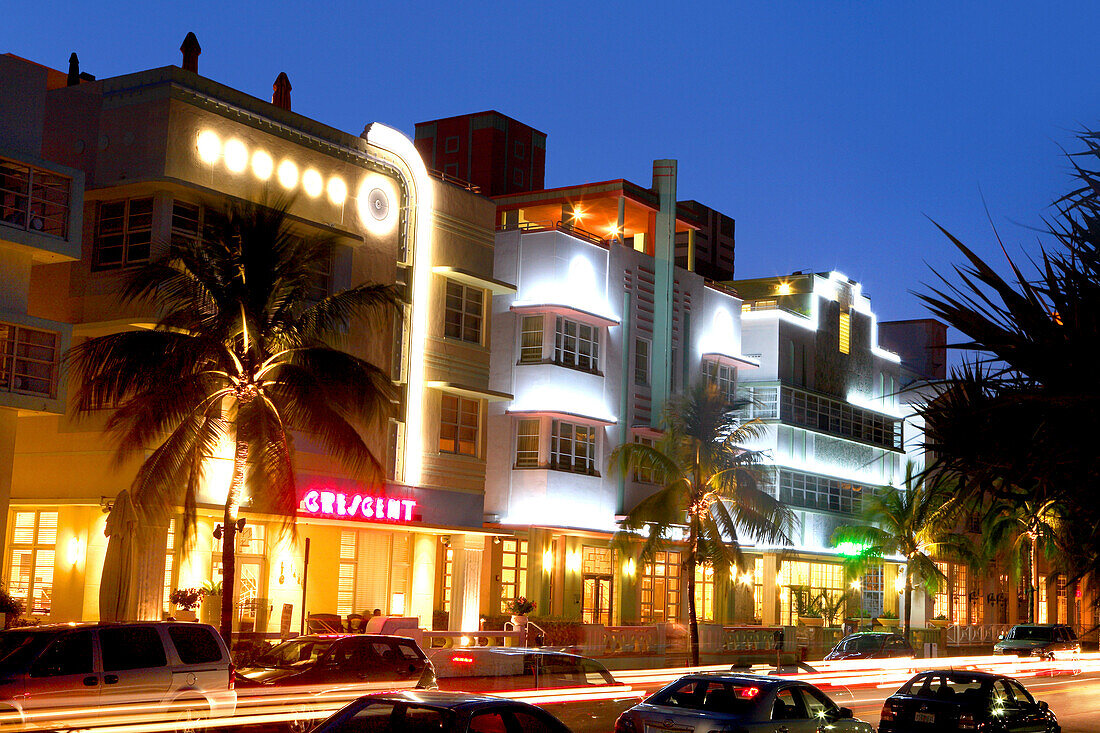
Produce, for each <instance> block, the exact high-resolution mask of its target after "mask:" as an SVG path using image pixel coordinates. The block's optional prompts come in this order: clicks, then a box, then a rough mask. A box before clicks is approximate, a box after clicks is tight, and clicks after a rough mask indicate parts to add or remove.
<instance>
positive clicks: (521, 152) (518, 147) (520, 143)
mask: <svg viewBox="0 0 1100 733" xmlns="http://www.w3.org/2000/svg"><path fill="white" fill-rule="evenodd" d="M525 152H526V151H525V150H524V146H523V141H522V140H516V157H517V158H519V159H520V160H523V155H524V153H525Z"/></svg>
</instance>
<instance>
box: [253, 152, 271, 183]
mask: <svg viewBox="0 0 1100 733" xmlns="http://www.w3.org/2000/svg"><path fill="white" fill-rule="evenodd" d="M273 170H275V161H274V160H272V158H271V155H270V154H269V153H267V152H266V151H264V150H257V151H256V152H255V153H253V154H252V174H253V175H254V176H256V177H257V178H259V179H260V180H261V181H266V180H267V179H268V178H271V172H272V171H273Z"/></svg>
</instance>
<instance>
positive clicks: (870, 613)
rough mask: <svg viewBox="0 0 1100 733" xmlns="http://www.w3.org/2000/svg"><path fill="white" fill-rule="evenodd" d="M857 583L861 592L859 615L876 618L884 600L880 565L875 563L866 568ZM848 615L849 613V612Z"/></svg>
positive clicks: (880, 611) (881, 609)
mask: <svg viewBox="0 0 1100 733" xmlns="http://www.w3.org/2000/svg"><path fill="white" fill-rule="evenodd" d="M859 585H860V589H861V590H862V592H863V601H862V605H861V606H860V610H861V612H862V613H861V617H862V616H867V617H869V618H876V617H877V616H879V615H880V614H881V613H882V611H883V607H884V606H883V604H884V603H885V602H886V595H885V592H884V588H885V586H884V585H883V572H882V566H881V565H875V566H874V567H870V568H868V569H867V572H866V573H864V575H863V579H862V580H861V581H860V584H859ZM849 615H851V614H850V613H849Z"/></svg>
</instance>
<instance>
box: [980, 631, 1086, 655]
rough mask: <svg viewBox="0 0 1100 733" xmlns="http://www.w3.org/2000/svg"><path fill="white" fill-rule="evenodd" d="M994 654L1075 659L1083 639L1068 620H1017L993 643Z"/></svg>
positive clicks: (1079, 651)
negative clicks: (1054, 621)
mask: <svg viewBox="0 0 1100 733" xmlns="http://www.w3.org/2000/svg"><path fill="white" fill-rule="evenodd" d="M993 653H994V654H1007V655H1015V656H1018V657H1039V658H1040V659H1051V660H1053V659H1067V658H1068V659H1076V658H1077V656H1078V655H1079V654H1080V653H1081V642H1080V641H1078V639H1077V634H1075V633H1074V631H1073V629H1071V628H1070V627H1069V626H1066V625H1065V624H1016V625H1015V626H1013V627H1012V628H1011V629H1009V630H1008V633H1007V634H1001V638H1000V639H999V640H998V641H997V643H996V644H994V645H993Z"/></svg>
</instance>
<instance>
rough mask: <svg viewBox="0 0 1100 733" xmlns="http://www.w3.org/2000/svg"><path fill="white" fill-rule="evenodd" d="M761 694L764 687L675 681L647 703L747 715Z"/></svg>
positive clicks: (733, 683)
mask: <svg viewBox="0 0 1100 733" xmlns="http://www.w3.org/2000/svg"><path fill="white" fill-rule="evenodd" d="M760 692H761V688H760V687H757V686H755V685H751V684H745V683H741V682H726V681H722V680H684V681H680V682H674V683H673V684H671V685H669V686H668V687H666V688H665V689H663V690H661V691H660V692H657V693H656V694H654V695H653V696H652V697H651V698H649V699H648V700H646V702H647V703H649V704H651V705H666V706H668V707H673V708H687V709H689V710H709V711H711V712H715V713H726V714H734V715H746V714H748V713H749V712H750V711H751V710H752V709H753V707H754V706H755V705H756V703H757V700H758V699H759V698H760Z"/></svg>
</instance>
